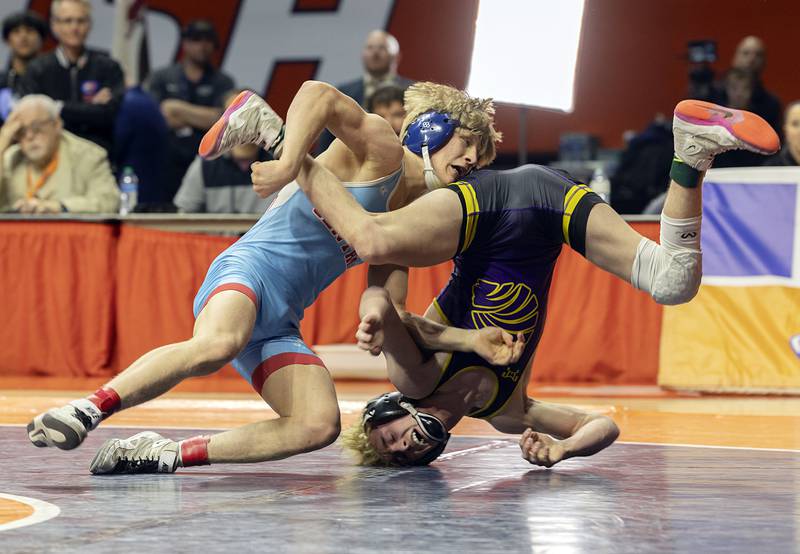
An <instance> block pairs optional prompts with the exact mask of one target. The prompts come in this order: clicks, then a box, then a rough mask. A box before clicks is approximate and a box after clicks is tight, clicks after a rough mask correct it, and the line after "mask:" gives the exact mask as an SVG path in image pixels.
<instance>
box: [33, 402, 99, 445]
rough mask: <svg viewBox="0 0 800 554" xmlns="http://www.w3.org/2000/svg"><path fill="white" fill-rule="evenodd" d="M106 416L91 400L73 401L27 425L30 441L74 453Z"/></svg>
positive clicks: (41, 415) (49, 411) (38, 416)
mask: <svg viewBox="0 0 800 554" xmlns="http://www.w3.org/2000/svg"><path fill="white" fill-rule="evenodd" d="M102 419H103V414H102V412H100V409H99V408H98V407H97V406H95V405H94V404H92V403H91V402H90V401H89V400H87V399H85V398H82V399H80V400H73V401H72V402H70V403H69V404H67V405H66V406H61V407H60V408H52V409H50V410H47V411H46V412H44V413H43V414H39V415H37V416H36V417H35V418H33V421H31V422H30V423H28V438H29V439H30V441H31V442H32V443H33V444H34V445H36V446H39V447H46V446H55V447H57V448H60V449H61V450H72V449H73V448H76V447H77V446H79V445H80V444H81V443H82V442H83V439H85V438H86V435H87V434H88V433H89V431H91V430H92V429H94V428H95V427H97V426H98V425H99V424H100V421H102Z"/></svg>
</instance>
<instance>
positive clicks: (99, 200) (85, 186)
mask: <svg viewBox="0 0 800 554" xmlns="http://www.w3.org/2000/svg"><path fill="white" fill-rule="evenodd" d="M14 141H18V143H19V144H13V145H12V143H13V142H14ZM0 159H2V164H0V211H18V212H21V213H61V212H84V213H90V212H94V213H98V212H99V213H110V212H116V211H117V208H118V207H119V190H118V189H117V185H116V183H115V182H114V176H113V175H112V174H111V167H110V166H109V163H108V156H107V154H106V151H105V150H104V149H103V148H102V147H101V146H98V145H97V144H95V143H93V142H91V141H88V140H86V139H82V138H80V137H78V136H77V135H73V134H72V133H70V132H68V131H65V130H64V122H63V121H62V120H61V117H60V116H59V105H58V104H56V102H55V101H54V100H52V99H51V98H49V97H47V96H44V95H42V94H31V95H28V96H26V97H24V98H23V99H22V100H20V101H19V103H18V104H17V106H16V107H15V108H14V111H12V112H11V115H9V117H8V120H7V121H6V123H5V124H4V125H3V127H2V128H0Z"/></svg>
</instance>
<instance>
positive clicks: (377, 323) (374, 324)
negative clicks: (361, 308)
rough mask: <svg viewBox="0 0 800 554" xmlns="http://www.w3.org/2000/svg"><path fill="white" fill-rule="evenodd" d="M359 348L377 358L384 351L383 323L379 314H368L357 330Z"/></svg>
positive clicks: (362, 319)
mask: <svg viewBox="0 0 800 554" xmlns="http://www.w3.org/2000/svg"><path fill="white" fill-rule="evenodd" d="M356 340H357V341H358V347H359V348H360V349H362V350H366V351H368V352H369V353H370V354H372V355H373V356H377V355H378V354H380V353H381V350H382V349H383V321H382V320H381V317H380V316H379V315H378V314H374V313H368V314H364V317H362V318H361V323H359V324H358V329H357V330H356Z"/></svg>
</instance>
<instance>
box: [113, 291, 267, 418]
mask: <svg viewBox="0 0 800 554" xmlns="http://www.w3.org/2000/svg"><path fill="white" fill-rule="evenodd" d="M255 319H256V309H255V305H254V304H253V302H252V300H251V299H250V298H248V297H247V296H245V295H244V294H242V293H240V292H238V291H233V290H226V291H222V292H220V293H218V294H215V295H214V296H212V297H211V299H210V300H209V301H208V304H206V306H205V308H203V311H201V312H200V315H199V316H198V317H197V320H196V321H195V325H194V332H193V335H192V338H190V339H189V340H187V341H184V342H179V343H175V344H170V345H167V346H162V347H161V348H157V349H156V350H153V351H152V352H149V353H148V354H145V355H144V356H142V357H141V358H139V359H138V360H136V361H135V362H134V363H133V364H131V366H130V367H129V368H128V369H126V370H125V371H123V372H122V373H120V374H119V375H117V376H116V377H114V378H113V379H112V380H111V381H110V382H109V383H108V386H109V387H111V388H112V389H114V390H115V391H116V392H117V394H119V397H120V400H121V401H122V405H121V408H122V409H124V408H130V407H131V406H136V405H137V404H141V403H142V402H146V401H148V400H151V399H153V398H155V397H157V396H160V395H162V394H164V393H165V392H167V391H168V390H170V389H171V388H172V387H174V386H175V385H177V384H178V383H180V382H181V381H183V380H184V379H187V378H189V377H197V376H202V375H209V374H211V373H214V372H215V371H217V370H219V369H220V368H222V366H224V365H225V364H226V363H228V362H230V361H231V360H232V359H233V358H234V357H236V355H237V354H238V353H239V352H240V351H241V350H242V348H244V346H245V345H246V344H247V341H248V340H250V336H251V335H252V333H253V324H254V322H255Z"/></svg>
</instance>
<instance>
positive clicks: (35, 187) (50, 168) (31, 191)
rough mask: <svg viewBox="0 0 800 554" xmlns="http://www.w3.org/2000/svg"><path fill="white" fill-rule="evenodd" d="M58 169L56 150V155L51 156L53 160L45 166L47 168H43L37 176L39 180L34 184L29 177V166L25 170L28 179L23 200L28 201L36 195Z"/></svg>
mask: <svg viewBox="0 0 800 554" xmlns="http://www.w3.org/2000/svg"><path fill="white" fill-rule="evenodd" d="M57 168H58V151H57V150H56V155H55V156H53V159H52V160H51V161H50V163H49V164H47V167H45V168H44V171H42V174H41V175H40V176H39V179H38V180H37V181H36V182H35V183H34V182H33V178H32V177H31V166H30V165H28V166H27V168H26V172H27V177H28V192H27V193H26V194H25V198H27V199H28V200H30V199H31V198H33V197H34V196H36V193H37V192H39V189H40V188H42V187H43V186H44V184H45V183H46V182H47V180H48V179H49V178H50V176H51V175H52V174H53V173H55V172H56V169H57Z"/></svg>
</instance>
